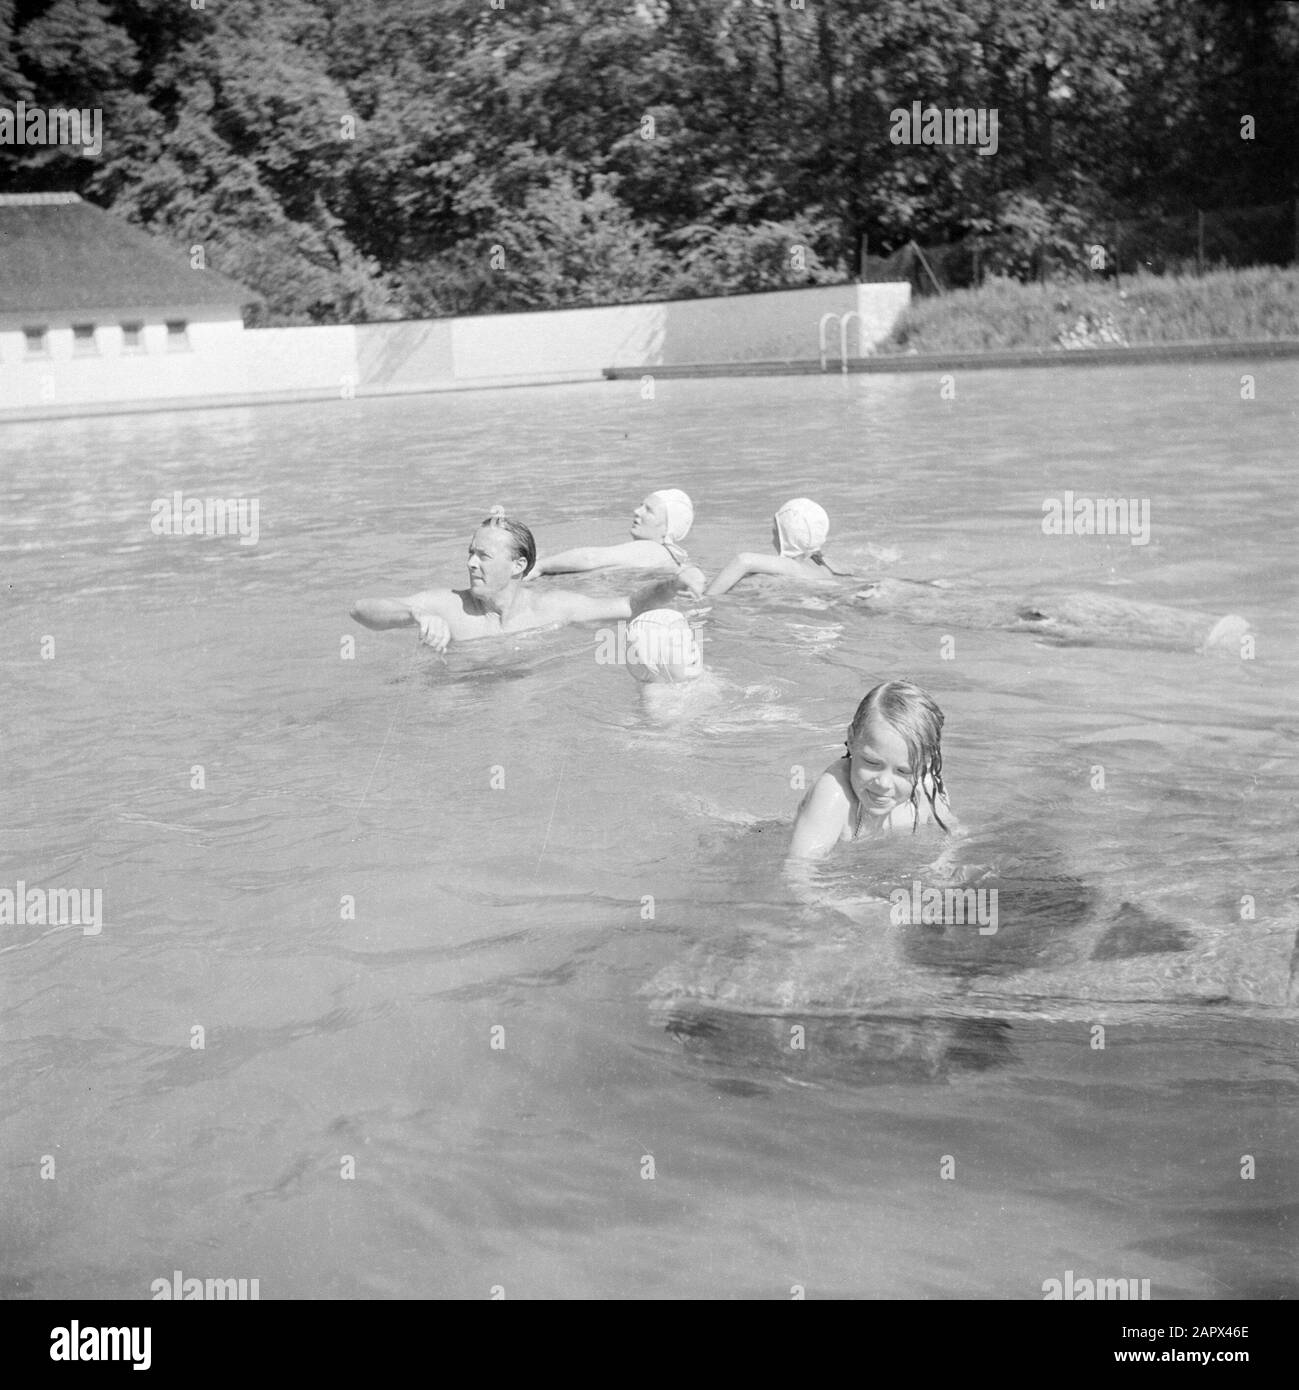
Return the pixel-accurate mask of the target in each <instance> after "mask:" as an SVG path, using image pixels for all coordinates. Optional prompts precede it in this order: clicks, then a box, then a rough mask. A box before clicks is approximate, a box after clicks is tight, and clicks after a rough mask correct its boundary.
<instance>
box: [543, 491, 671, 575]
mask: <svg viewBox="0 0 1299 1390" xmlns="http://www.w3.org/2000/svg"><path fill="white" fill-rule="evenodd" d="M694 519H695V509H694V506H693V504H692V503H691V501H690V499H689V497H687V496H686V494H685V493H684V492H682V491H681V489H680V488H675V487H669V488H662V489H660V490H659V491H658V492H651V493H650V494H649V496H648V497H646V498H645V500H644V501H643V502H642V503H641V504H640V506H639V507H637V508H636V510H635V511H634V512H633V513H632V518H631V540H629V541H624V542H623V543H622V544H621V545H585V546H579V547H577V548H576V549H574V550H562V551H560V552H559V553H558V554H557V555H546V556H543V557H542V558H541V559H540V560H538V561H537V563H536V566H535V567H534V569H533V574H534V575H538V574H575V573H577V572H579V571H582V570H599V569H637V570H677V569H680V567H681V566H682V565H684V564H685V562H686V559H687V556H686V552H685V551H684V550H683V549H682V548H681V542H682V541H683V540H684V539H685V538H686V536H687V534H689V531H690V527H691V526H692V525H693V523H694Z"/></svg>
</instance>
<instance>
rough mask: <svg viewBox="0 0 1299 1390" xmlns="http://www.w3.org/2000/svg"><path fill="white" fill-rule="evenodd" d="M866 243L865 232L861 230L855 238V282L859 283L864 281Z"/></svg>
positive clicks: (862, 283)
mask: <svg viewBox="0 0 1299 1390" xmlns="http://www.w3.org/2000/svg"><path fill="white" fill-rule="evenodd" d="M868 245H869V242H868V240H867V237H866V233H865V232H862V233H861V235H860V236H859V237H858V239H857V283H858V284H859V285H864V284H865V283H866V248H867V246H868Z"/></svg>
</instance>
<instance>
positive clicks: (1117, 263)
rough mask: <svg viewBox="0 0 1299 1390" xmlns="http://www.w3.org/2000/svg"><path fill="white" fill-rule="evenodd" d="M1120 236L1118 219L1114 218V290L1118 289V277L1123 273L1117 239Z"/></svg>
mask: <svg viewBox="0 0 1299 1390" xmlns="http://www.w3.org/2000/svg"><path fill="white" fill-rule="evenodd" d="M1120 235H1121V233H1120V231H1119V219H1118V218H1117V217H1116V218H1115V219H1114V288H1115V289H1118V288H1119V277H1120V276H1121V275H1122V273H1123V269H1122V267H1123V263H1122V261H1121V259H1120V257H1119V237H1120Z"/></svg>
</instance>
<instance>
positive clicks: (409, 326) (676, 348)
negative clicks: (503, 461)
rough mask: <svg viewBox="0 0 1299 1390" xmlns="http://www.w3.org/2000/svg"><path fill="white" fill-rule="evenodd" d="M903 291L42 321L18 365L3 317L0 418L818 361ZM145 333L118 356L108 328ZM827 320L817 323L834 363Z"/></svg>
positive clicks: (18, 347) (891, 311) (887, 321)
mask: <svg viewBox="0 0 1299 1390" xmlns="http://www.w3.org/2000/svg"><path fill="white" fill-rule="evenodd" d="M910 293H911V291H910V286H909V285H906V284H881V285H822V286H815V287H812V288H808V289H799V290H777V291H773V292H771V293H768V294H751V295H733V296H729V297H726V298H713V299H693V300H673V301H670V302H668V303H665V304H619V305H609V306H607V307H603V308H594V309H556V310H550V311H545V312H533V313H522V314H488V315H481V316H475V317H470V318H459V319H439V320H425V321H411V322H404V323H372V324H358V325H351V324H347V325H338V326H321V327H304V328H258V329H249V330H245V329H244V328H243V324H242V322H241V320H240V319H239V318H238V317H237V315H235V313H234V311H233V310H231V311H228V312H227V313H225V314H222V313H221V312H220V311H217V313H216V314H214V313H213V311H212V310H211V309H208V310H197V309H196V310H189V311H187V310H185V309H168V310H166V311H165V313H164V312H163V311H160V310H157V309H153V310H150V309H147V308H142V309H139V310H131V311H123V310H114V311H113V312H111V313H108V312H103V313H99V314H94V313H89V312H87V313H84V314H82V313H78V314H75V315H72V314H64V315H59V316H57V317H55V316H50V317H49V318H48V319H47V320H46V322H48V325H49V329H50V331H49V338H48V342H49V350H48V355H46V356H44V357H38V358H33V357H30V356H29V355H28V353H27V346H26V342H25V340H24V337H23V328H24V327H25V326H26V325H28V324H32V323H34V322H40V321H41V319H40V318H39V317H37V316H33V315H30V314H28V315H12V314H11V315H7V316H0V412H3V410H5V409H13V410H22V411H24V412H28V413H30V412H32V411H38V412H39V411H48V412H49V413H51V414H57V413H66V412H69V411H73V410H74V409H75V407H76V406H77V405H79V404H84V405H86V406H88V407H90V408H92V409H93V408H95V407H97V406H98V407H105V406H107V405H109V404H111V403H128V402H139V403H144V402H149V401H154V400H156V401H159V402H160V403H166V402H175V401H178V400H180V399H190V398H193V399H195V400H200V399H202V398H204V397H225V398H228V399H246V400H249V401H255V400H256V399H258V398H259V397H263V398H265V397H268V396H275V395H280V396H291V397H292V396H298V397H304V396H305V397H310V396H320V397H335V396H348V395H383V394H388V393H393V392H408V391H438V390H455V389H457V388H463V387H474V386H496V385H522V384H534V383H536V384H539V383H544V382H560V381H595V380H599V379H600V377H601V373H602V371H603V369H604V368H605V367H624V368H625V367H631V368H641V367H643V368H645V369H646V370H647V371H652V370H653V368H655V367H659V366H673V367H680V366H688V365H690V364H692V363H706V362H763V361H794V360H807V359H809V358H815V357H816V356H817V354H818V352H819V340H818V328H819V325H820V323H821V320H822V318H823V316H825V315H827V314H834V315H838V316H840V318H841V317H842V316H843V315H845V314H848V313H850V312H852V313H856V314H857V315H859V317H858V318H856V319H852V320H850V328H849V332H848V351H849V354H850V355H852V356H858V355H863V354H866V353H868V352H870V351H871V350H872V348H873V347H874V346H875V345H876V344H877V343H879V342H880V341H881V340H882V339H884V338H885V337H887V336H888V334H889V332H890V331H891V329H892V327H893V324H894V322H895V321H896V319H897V316H898V315H899V314H900V313H901V312H902V310H903V309H904V308H905V307H906V305H907V303H908V301H909V299H910ZM172 318H185V319H187V320H188V322H189V348H188V350H187V351H184V352H176V351H172V350H169V347H168V343H167V333H166V328H165V324H164V320H165V319H172ZM132 319H135V320H138V321H142V322H144V323H145V325H146V328H145V351H144V352H140V353H129V352H127V351H125V350H124V348H123V344H122V332H121V327H120V325H121V324H122V323H124V322H130V321H131V320H132ZM74 322H76V323H85V322H93V323H95V324H96V326H97V331H96V349H97V350H96V352H95V353H94V354H92V355H78V354H76V353H75V352H74V348H73V335H72V325H73V323H74ZM839 322H840V319H839V318H836V319H835V320H832V321H831V322H830V323H829V325H828V338H829V347H830V353H831V356H832V357H833V358H834V359H835V360H836V361H837V354H838V351H839V343H840V337H839Z"/></svg>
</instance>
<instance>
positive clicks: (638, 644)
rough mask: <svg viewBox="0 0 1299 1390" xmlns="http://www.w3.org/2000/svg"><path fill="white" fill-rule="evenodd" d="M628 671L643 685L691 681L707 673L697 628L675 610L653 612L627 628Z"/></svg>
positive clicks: (656, 610)
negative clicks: (697, 638)
mask: <svg viewBox="0 0 1299 1390" xmlns="http://www.w3.org/2000/svg"><path fill="white" fill-rule="evenodd" d="M627 669H628V670H629V671H630V672H631V673H632V675H633V676H635V677H636V679H637V680H638V681H641V682H643V683H644V684H647V685H649V684H655V683H660V682H666V683H669V684H675V683H677V682H680V681H692V680H694V678H695V677H696V676H697V675H699V674H700V672H701V671H702V670H703V669H704V655H703V652H701V651H700V650H699V643H698V641H697V640H696V638H695V631H694V628H692V627H691V626H690V624H689V623H688V622H687V621H686V618H685V615H684V614H683V613H678V612H677V610H676V609H675V608H652V609H651V610H650V611H649V612H648V613H642V614H641V615H640V616H639V617H636V618H633V619H632V620H631V622H630V623H628V625H627Z"/></svg>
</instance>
